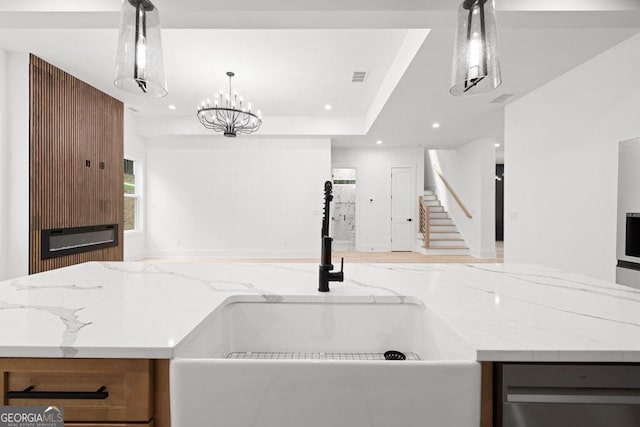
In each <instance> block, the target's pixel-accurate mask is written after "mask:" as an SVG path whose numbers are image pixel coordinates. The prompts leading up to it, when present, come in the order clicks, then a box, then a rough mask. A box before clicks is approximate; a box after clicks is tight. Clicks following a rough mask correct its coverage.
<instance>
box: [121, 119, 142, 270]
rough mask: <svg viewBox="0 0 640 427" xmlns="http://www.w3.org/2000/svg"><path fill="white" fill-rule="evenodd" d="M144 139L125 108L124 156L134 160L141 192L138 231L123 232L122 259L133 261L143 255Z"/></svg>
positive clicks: (138, 188)
mask: <svg viewBox="0 0 640 427" xmlns="http://www.w3.org/2000/svg"><path fill="white" fill-rule="evenodd" d="M146 143H147V141H146V139H145V138H142V137H140V136H138V134H137V133H136V117H135V116H134V115H133V113H131V112H130V111H128V110H127V109H125V111H124V157H125V158H126V159H129V160H134V161H135V162H136V164H137V165H138V171H139V172H141V174H140V173H139V174H138V175H136V189H137V191H140V192H141V196H142V197H141V199H140V203H139V204H138V209H139V213H138V214H139V215H140V218H139V227H140V230H139V231H125V232H124V260H125V261H135V260H137V259H140V258H144V256H145V236H146V231H145V227H146V216H145V214H146V209H145V201H146V200H145V194H144V193H145V175H146V160H147V147H146Z"/></svg>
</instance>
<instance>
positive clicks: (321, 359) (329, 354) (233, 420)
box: [170, 300, 480, 427]
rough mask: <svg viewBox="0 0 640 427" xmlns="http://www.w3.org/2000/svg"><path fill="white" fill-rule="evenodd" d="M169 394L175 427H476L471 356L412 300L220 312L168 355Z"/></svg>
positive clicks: (239, 307)
mask: <svg viewBox="0 0 640 427" xmlns="http://www.w3.org/2000/svg"><path fill="white" fill-rule="evenodd" d="M388 350H397V351H400V352H402V353H404V354H406V355H407V356H409V357H408V360H403V361H389V360H384V358H383V357H382V355H383V354H384V353H385V352H386V351H388ZM379 359H382V360H379ZM170 384H171V414H172V423H173V425H174V426H179V427H196V426H198V427H200V426H202V425H220V426H225V427H227V426H265V427H267V426H268V427H270V426H311V427H315V426H318V427H320V426H323V427H324V426H327V425H330V426H345V427H346V426H349V427H354V426H362V427H364V426H388V425H402V424H404V425H408V426H413V425H433V426H448V425H451V426H456V427H465V426H469V427H472V426H473V427H477V426H478V425H479V420H480V366H479V364H478V363H477V362H475V353H474V352H473V351H472V349H471V348H470V347H469V346H468V345H467V344H466V343H465V342H464V341H463V340H462V339H461V338H460V337H459V336H458V335H457V334H456V333H455V332H454V331H453V330H451V329H450V328H449V327H448V326H447V325H446V324H444V323H443V322H442V320H441V319H439V318H438V316H437V315H435V313H433V312H432V311H431V310H429V309H428V308H426V307H425V306H424V305H423V304H421V303H420V302H417V301H406V300H405V302H403V303H397V302H384V301H382V302H376V303H362V302H353V301H331V302H326V301H324V302H305V301H300V302H295V301H287V302H277V303H273V302H249V301H242V300H231V301H228V303H227V304H225V305H223V306H222V307H220V309H218V310H216V312H214V313H213V314H212V315H211V316H210V318H209V319H207V320H206V321H205V322H203V324H202V325H201V326H200V327H199V328H197V329H196V331H194V332H193V333H192V334H191V335H190V336H189V337H187V338H186V339H185V340H184V342H182V343H181V344H180V345H179V346H178V348H177V349H176V357H175V358H174V359H173V360H172V362H171V382H170Z"/></svg>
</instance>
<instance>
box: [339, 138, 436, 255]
mask: <svg viewBox="0 0 640 427" xmlns="http://www.w3.org/2000/svg"><path fill="white" fill-rule="evenodd" d="M331 164H332V167H333V168H340V167H346V168H355V169H356V250H358V251H390V250H391V168H392V167H411V168H414V176H415V177H416V182H415V186H414V188H413V189H412V191H413V192H415V194H416V203H415V205H416V212H415V216H414V221H415V224H416V227H417V224H418V221H417V218H418V213H417V209H418V195H420V194H422V192H423V190H424V150H423V149H422V148H420V147H418V148H383V147H372V148H334V149H333V150H332V153H331ZM371 199H373V201H370V200H371ZM416 245H418V242H417V240H416Z"/></svg>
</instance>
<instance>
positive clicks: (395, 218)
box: [391, 168, 416, 251]
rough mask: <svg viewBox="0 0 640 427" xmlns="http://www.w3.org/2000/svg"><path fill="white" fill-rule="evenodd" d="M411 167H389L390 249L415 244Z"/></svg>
mask: <svg viewBox="0 0 640 427" xmlns="http://www.w3.org/2000/svg"><path fill="white" fill-rule="evenodd" d="M413 185H414V179H413V168H391V250H392V251H412V250H413V249H415V246H416V242H415V239H416V234H415V218H414V215H415V206H414V202H415V200H414V199H415V197H414V194H415V191H414V189H413Z"/></svg>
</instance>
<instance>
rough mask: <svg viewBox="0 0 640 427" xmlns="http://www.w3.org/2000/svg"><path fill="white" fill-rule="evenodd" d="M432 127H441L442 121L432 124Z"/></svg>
mask: <svg viewBox="0 0 640 427" xmlns="http://www.w3.org/2000/svg"><path fill="white" fill-rule="evenodd" d="M431 127H432V128H434V129H438V128H439V127H440V123H438V122H435V123H434V124H432V125H431Z"/></svg>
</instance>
